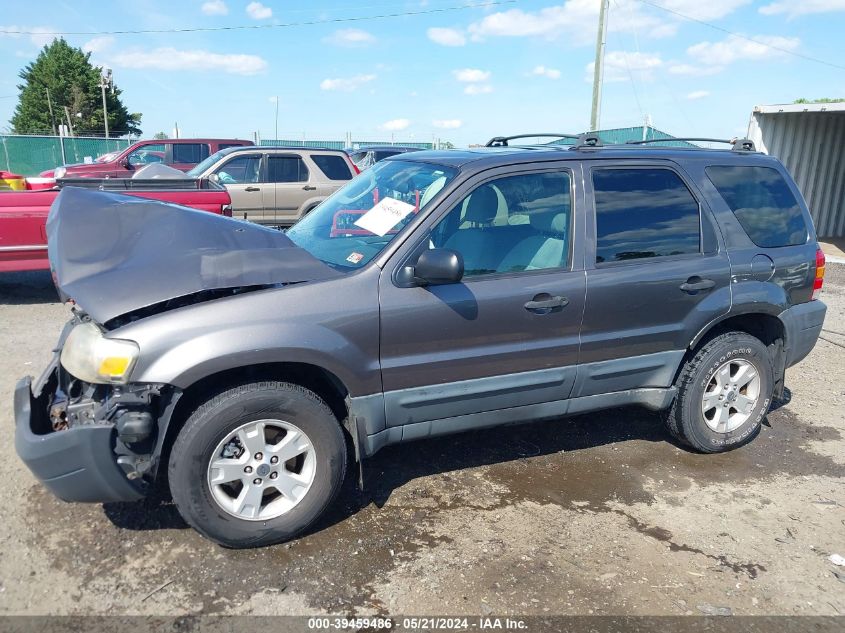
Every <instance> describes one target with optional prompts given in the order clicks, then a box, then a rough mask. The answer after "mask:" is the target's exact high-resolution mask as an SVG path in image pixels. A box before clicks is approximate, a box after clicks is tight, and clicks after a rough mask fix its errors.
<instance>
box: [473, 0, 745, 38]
mask: <svg viewBox="0 0 845 633" xmlns="http://www.w3.org/2000/svg"><path fill="white" fill-rule="evenodd" d="M749 2H751V0H708V2H701V1H700V0H662V1H661V3H660V4H661V6H663V7H665V8H667V9H670V10H672V11H677V12H678V13H681V14H683V15H686V16H689V17H692V18H695V19H698V20H707V21H711V20H717V19H720V18H723V17H725V16H726V15H729V14H730V13H732V12H734V11H735V10H736V9H737V8H739V7H741V6H743V5H746V4H748V3H749ZM599 5H600V3H599V2H596V0H567V1H566V2H563V3H561V4H558V5H554V6H549V7H545V8H542V9H538V10H536V11H523V10H522V9H509V10H507V11H499V12H496V13H490V14H488V15H486V16H485V17H483V18H482V19H481V20H478V21H477V22H474V23H472V24H470V26H469V28H468V32H469V34H470V37H471V39H472V40H473V41H481V40H484V39H487V38H491V37H544V38H547V39H562V38H565V39H566V40H567V41H568V42H570V43H573V44H576V45H585V44H592V43H595V33H596V23H597V20H598V13H599ZM682 21H683V19H682V18H681V17H680V16H677V15H673V14H671V13H669V12H666V13H657V12H655V11H654V8H653V7H649V6H648V5H645V4H644V3H642V2H638V1H637V0H614V2H613V3H612V5H611V11H610V13H609V16H608V30H609V31H611V32H614V31H627V32H634V33H637V34H640V35H645V36H647V37H654V38H657V37H667V36H671V35H674V34H675V33H676V32H677V30H678V25H679V23H681V22H682Z"/></svg>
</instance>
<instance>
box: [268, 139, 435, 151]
mask: <svg viewBox="0 0 845 633" xmlns="http://www.w3.org/2000/svg"><path fill="white" fill-rule="evenodd" d="M261 145H282V146H284V147H324V148H326V149H345V148H346V147H347V146H346V142H345V141H303V140H299V141H293V140H290V139H266V138H265V139H261ZM370 145H384V146H389V145H401V146H402V147H418V148H419V149H432V147H434V144H433V143H391V142H390V141H353V147H368V146H370Z"/></svg>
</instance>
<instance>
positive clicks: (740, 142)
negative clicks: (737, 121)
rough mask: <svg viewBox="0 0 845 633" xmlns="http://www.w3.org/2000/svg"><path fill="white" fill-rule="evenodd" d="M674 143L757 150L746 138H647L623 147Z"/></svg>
mask: <svg viewBox="0 0 845 633" xmlns="http://www.w3.org/2000/svg"><path fill="white" fill-rule="evenodd" d="M674 141H686V142H687V143H693V142H698V143H726V144H728V145H733V151H735V152H756V151H757V148H756V147H755V145H754V141H752V140H751V139H748V138H731V139H724V138H701V137H692V136H689V137H671V138H649V139H644V140H642V141H625V145H646V144H649V143H667V142H669V143H671V142H674Z"/></svg>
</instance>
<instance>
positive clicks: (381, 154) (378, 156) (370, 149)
mask: <svg viewBox="0 0 845 633" xmlns="http://www.w3.org/2000/svg"><path fill="white" fill-rule="evenodd" d="M421 149H422V148H419V147H411V146H406V145H372V146H366V147H359V148H357V149H350V150H347V153H348V154H349V157H350V158H351V159H352V162H353V163H354V164H355V167H356V168H357V169H358V173H360V172H362V171H364V170H365V169H369V168H370V167H372V166H373V165H375V164H376V163H377V162H379V161H380V160H384V159H385V158H388V157H389V156H396V155H397V154H404V153H405V152H419V151H421Z"/></svg>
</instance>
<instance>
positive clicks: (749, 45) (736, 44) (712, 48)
mask: <svg viewBox="0 0 845 633" xmlns="http://www.w3.org/2000/svg"><path fill="white" fill-rule="evenodd" d="M753 39H754V40H756V41H750V40H746V39H743V38H741V37H737V36H735V35H731V36H730V37H728V38H726V39H724V40H722V41H721V42H700V43H698V44H694V45H693V46H690V47H689V48H688V49H687V54H688V55H689V56H690V57H692V58H693V59H695V60H696V61H697V62H698V63H700V64H704V65H705V66H707V67H712V66H727V65H728V64H731V63H733V62H735V61H738V60H742V59H749V60H766V59H772V58H774V57H778V56H780V55H782V54H783V52H782V51H784V50H785V51H794V50H795V49H797V48H798V47H799V46H800V45H801V40H800V39H798V38H797V37H781V36H779V35H758V36H755V37H754V38H753ZM772 46H776V47H777V48H779V49H782V50H777V49H776V48H772Z"/></svg>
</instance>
